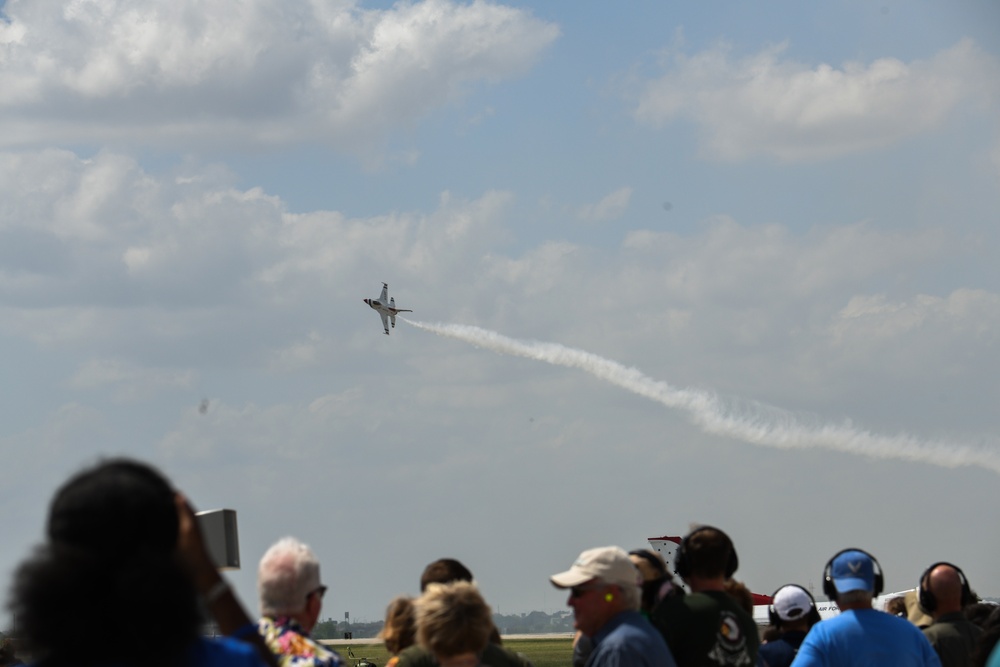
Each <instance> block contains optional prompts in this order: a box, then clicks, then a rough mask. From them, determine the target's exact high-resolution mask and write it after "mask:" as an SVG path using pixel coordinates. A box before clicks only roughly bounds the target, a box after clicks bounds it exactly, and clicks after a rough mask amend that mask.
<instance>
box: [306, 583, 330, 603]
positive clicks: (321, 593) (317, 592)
mask: <svg viewBox="0 0 1000 667" xmlns="http://www.w3.org/2000/svg"><path fill="white" fill-rule="evenodd" d="M309 595H318V596H319V598H320V599H321V600H322V599H323V596H324V595H326V586H320V587H319V588H314V589H313V590H311V591H309ZM309 595H306V597H309Z"/></svg>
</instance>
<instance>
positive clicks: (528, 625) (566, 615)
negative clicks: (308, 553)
mask: <svg viewBox="0 0 1000 667" xmlns="http://www.w3.org/2000/svg"><path fill="white" fill-rule="evenodd" d="M493 624H494V625H496V626H497V628H498V629H499V630H500V634H502V635H537V634H544V633H547V632H573V614H572V613H571V612H568V611H560V612H556V613H555V614H546V613H545V612H544V611H533V612H531V613H528V614H493ZM382 625H383V622H382V621H371V622H367V623H359V622H357V621H335V620H334V619H332V618H328V619H326V620H325V621H320V622H319V623H317V624H316V627H315V628H313V631H312V632H311V633H310V634H311V635H312V636H313V637H315V638H316V639H343V638H344V635H345V634H346V633H351V637H352V638H353V639H368V638H371V637H377V636H378V633H379V631H380V630H382Z"/></svg>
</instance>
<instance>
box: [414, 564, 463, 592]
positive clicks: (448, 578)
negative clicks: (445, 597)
mask: <svg viewBox="0 0 1000 667" xmlns="http://www.w3.org/2000/svg"><path fill="white" fill-rule="evenodd" d="M472 578H473V577H472V572H471V571H470V570H469V568H467V567H465V566H464V565H462V563H460V562H459V561H457V560H455V559H454V558H439V559H438V560H436V561H434V562H433V563H430V564H429V565H428V566H427V567H425V568H424V573H423V574H422V575H420V592H421V593H422V592H424V591H425V590H427V586H428V584H450V583H452V582H453V581H472Z"/></svg>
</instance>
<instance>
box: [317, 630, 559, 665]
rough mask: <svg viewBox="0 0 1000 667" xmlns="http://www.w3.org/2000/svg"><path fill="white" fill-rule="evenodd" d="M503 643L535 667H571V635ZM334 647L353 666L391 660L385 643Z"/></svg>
mask: <svg viewBox="0 0 1000 667" xmlns="http://www.w3.org/2000/svg"><path fill="white" fill-rule="evenodd" d="M324 643H325V642H324ZM503 645H504V648H508V649H510V650H512V651H517V652H518V653H523V654H524V655H526V656H528V659H529V660H531V662H532V663H534V665H535V667H569V666H570V664H571V663H572V661H573V660H572V659H573V639H572V638H570V637H558V638H551V637H543V638H539V639H520V638H519V639H505V640H504V642H503ZM333 648H334V649H335V650H336V651H337V653H339V654H340V655H341V656H343V657H344V658H346V659H347V664H348V665H351V666H353V665H354V664H355V662H356V661H357V660H360V659H361V658H367V659H368V660H369V661H371V662H374V663H375V664H376V665H377V666H378V667H385V663H386V662H387V661H388V660H389V652H388V651H386V650H385V645H384V644H382V643H376V644H358V643H355V644H349V645H345V644H344V643H341V642H337V644H336V645H334V646H333ZM348 648H350V649H351V652H352V653H353V654H354V658H353V659H351V658H350V657H349V656H348V653H347V650H348Z"/></svg>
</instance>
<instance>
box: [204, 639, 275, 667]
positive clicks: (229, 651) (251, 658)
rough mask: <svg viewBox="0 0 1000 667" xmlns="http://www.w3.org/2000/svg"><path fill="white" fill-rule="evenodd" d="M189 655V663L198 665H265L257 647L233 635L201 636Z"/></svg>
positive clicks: (254, 666) (234, 666) (233, 666)
mask: <svg viewBox="0 0 1000 667" xmlns="http://www.w3.org/2000/svg"><path fill="white" fill-rule="evenodd" d="M188 657H189V661H188V662H187V664H188V665H192V666H194V665H197V667H265V663H264V661H263V660H262V659H261V657H260V654H258V653H257V649H255V648H254V647H253V646H251V645H250V644H247V643H246V642H241V641H239V640H238V639H233V638H231V637H219V638H218V639H204V638H200V639H199V640H198V641H197V642H196V643H195V645H194V646H193V647H192V648H191V653H190V654H189V655H188Z"/></svg>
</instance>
